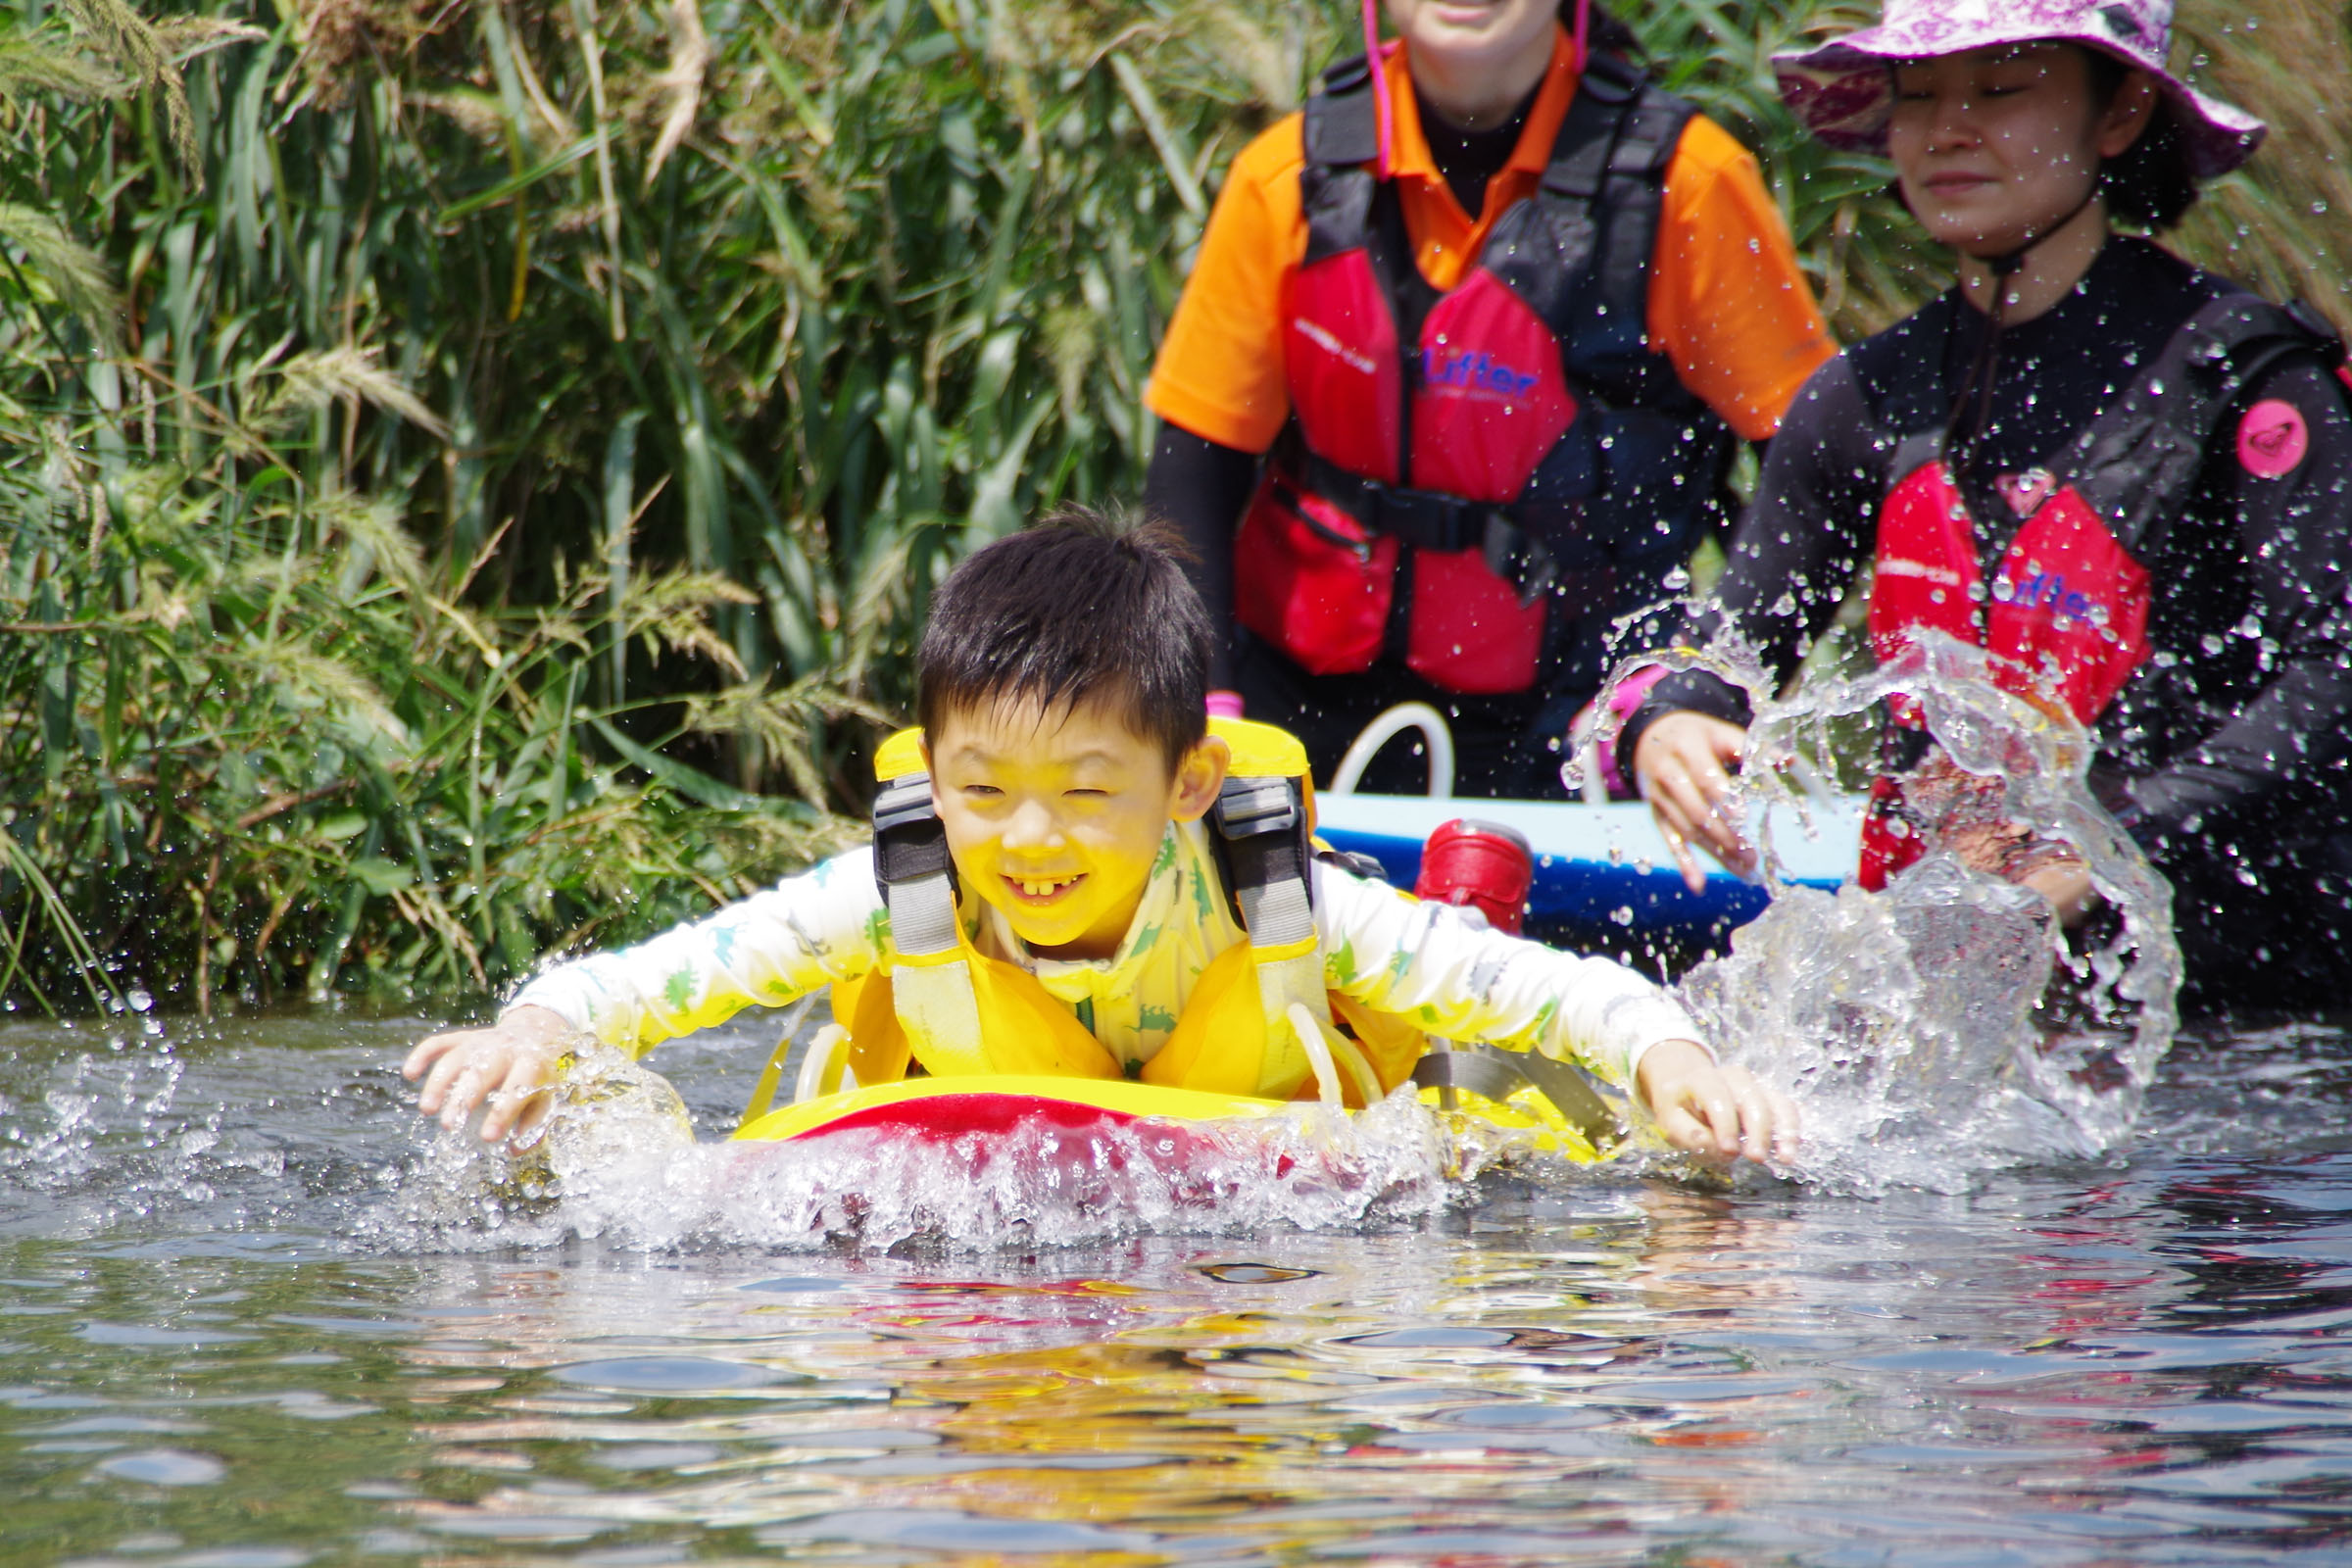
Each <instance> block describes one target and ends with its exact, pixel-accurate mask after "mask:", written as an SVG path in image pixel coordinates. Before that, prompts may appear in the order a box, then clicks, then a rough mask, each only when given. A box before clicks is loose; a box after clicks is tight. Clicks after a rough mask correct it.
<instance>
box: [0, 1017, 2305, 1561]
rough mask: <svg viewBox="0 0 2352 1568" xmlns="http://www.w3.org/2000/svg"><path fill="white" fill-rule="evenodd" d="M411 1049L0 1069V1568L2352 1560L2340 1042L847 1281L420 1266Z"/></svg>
mask: <svg viewBox="0 0 2352 1568" xmlns="http://www.w3.org/2000/svg"><path fill="white" fill-rule="evenodd" d="M420 1027H421V1026H420V1025H419V1024H418V1023H417V1022H416V1021H414V1020H388V1021H367V1020H354V1019H345V1018H336V1017H331V1016H330V1017H318V1018H309V1019H264V1020H252V1021H230V1022H226V1023H222V1024H220V1025H216V1026H214V1027H212V1028H210V1029H206V1030H202V1031H199V1030H197V1029H195V1028H194V1027H193V1026H191V1025H183V1024H171V1025H168V1026H165V1027H163V1028H162V1029H161V1030H160V1032H155V1033H150V1034H145V1035H142V1034H141V1033H140V1032H138V1031H137V1030H136V1029H132V1028H123V1027H118V1028H117V1029H115V1030H114V1031H113V1033H112V1037H111V1038H110V1034H109V1031H108V1030H107V1029H105V1028H100V1027H94V1026H87V1025H85V1026H81V1027H77V1028H72V1029H68V1028H65V1027H62V1026H59V1025H56V1024H49V1023H15V1024H12V1025H10V1026H8V1027H7V1028H6V1029H5V1030H0V1499H4V1501H0V1562H5V1563H7V1564H9V1565H10V1568H16V1565H19V1564H25V1565H48V1564H53V1563H68V1562H71V1563H80V1564H94V1563H100V1562H105V1563H129V1564H139V1565H142V1568H167V1565H169V1568H280V1565H284V1568H291V1565H295V1564H304V1563H322V1564H323V1563H388V1564H401V1563H416V1564H428V1563H429V1564H468V1565H470V1564H483V1565H487V1564H540V1563H579V1564H607V1565H624V1564H661V1563H672V1562H676V1563H714V1562H730V1561H732V1562H742V1561H764V1560H777V1559H782V1558H789V1559H790V1560H793V1561H806V1562H811V1563H844V1564H848V1563H858V1564H937V1563H1021V1564H1053V1563H1090V1564H1093V1563H1102V1564H1111V1563H1135V1564H1146V1563H1184V1564H1201V1565H1211V1564H1214V1565H1241V1564H1312V1563H1324V1562H1331V1563H1342V1564H1345V1563H1434V1562H1446V1563H1460V1564H1482V1565H1484V1564H1513V1563H1530V1564H1533V1563H1587V1562H1590V1563H1655V1564H1661V1565H1663V1564H1678V1565H1697V1564H1732V1563H1738V1564H1752V1563H1805V1564H1825V1565H1831V1564H1834V1565H1841V1568H1842V1565H1865V1564H1877V1563H1895V1562H1900V1563H1904V1564H1920V1563H1927V1564H1944V1563H1949V1564H2008V1563H2016V1564H2076V1563H2080V1564H2115V1563H2197V1564H2205V1563H2223V1562H2235V1561H2246V1562H2271V1561H2277V1560H2278V1559H2279V1558H2280V1557H2282V1556H2285V1555H2287V1554H2290V1553H2291V1554H2295V1555H2297V1557H2298V1559H2299V1560H2300V1559H2306V1558H2307V1559H2308V1560H2311V1561H2315V1562H2327V1561H2332V1560H2346V1561H2352V1214H2348V1211H2352V1123H2348V1120H2347V1117H2346V1114H2345V1110H2346V1103H2347V1099H2348V1098H2352V1036H2347V1034H2346V1032H2344V1031H2343V1030H2340V1029H2334V1028H2327V1027H2321V1026H2310V1025H2306V1026H2296V1027H2290V1028H2282V1029H2278V1030H2274V1031H2269V1032H2264V1033H2246V1034H2240V1035H2237V1036H2233V1037H2225V1038H2221V1039H2191V1040H2189V1041H2187V1042H2185V1043H2184V1044H2182V1045H2181V1046H2180V1047H2179V1048H2177V1049H2176V1050H2175V1052H2174V1053H2173V1054H2172V1055H2171V1056H2170V1057H2169V1058H2168V1059H2167V1061H2166V1063H2165V1065H2164V1068H2163V1075H2162V1077H2161V1079H2160V1081H2159V1083H2158V1085H2157V1088H2156V1090H2155V1092H2154V1094H2153V1095H2152V1096H2151V1098H2150V1101H2149V1108H2148V1111H2147V1114H2146V1116H2145V1118H2144V1121H2143V1127H2142V1132H2141V1135H2140V1137H2139V1138H2138V1139H2137V1140H2136V1141H2135V1142H2134V1143H2133V1144H2132V1145H2131V1147H2130V1148H2129V1149H2128V1150H2127V1151H2126V1152H2124V1153H2123V1154H2121V1155H2119V1156H2116V1157H2113V1158H2111V1159H2108V1160H2105V1161H2102V1162H2099V1163H2096V1164H2076V1165H2050V1164H2045V1165H2041V1166H2038V1167H2033V1166H2029V1167H2025V1168H2020V1169H2012V1170H2008V1171H2004V1172H2000V1173H1996V1174H1993V1175H1990V1176H1987V1177H1986V1178H1985V1179H1984V1180H1983V1181H1982V1182H1981V1183H1979V1184H1978V1186H1977V1187H1976V1188H1975V1190H1973V1191H1970V1192H1967V1193H1965V1194H1957V1195H1954V1194H1940V1195H1939V1194H1927V1193H1920V1192H1914V1191H1905V1190H1900V1189H1897V1190H1893V1191H1889V1192H1887V1193H1885V1194H1882V1195H1880V1196H1877V1197H1874V1198H1853V1197H1838V1196H1826V1195H1824V1194H1822V1193H1819V1192H1816V1191H1809V1190H1806V1189H1802V1188H1798V1187H1795V1186H1792V1185H1788V1184H1782V1183H1775V1182H1770V1181H1760V1182H1753V1183H1750V1184H1747V1185H1745V1186H1743V1187H1741V1188H1740V1189H1738V1190H1735V1191H1730V1192H1723V1191H1709V1190H1705V1189H1701V1188H1698V1187H1694V1186H1691V1185H1689V1184H1685V1183H1677V1182H1673V1181H1668V1180H1664V1179H1660V1178H1657V1177H1654V1176H1652V1177H1644V1176H1639V1175H1635V1174H1631V1173H1613V1172H1601V1173H1593V1174H1588V1175H1585V1176H1582V1177H1580V1178H1576V1179H1572V1180H1570V1179H1558V1178H1556V1177H1554V1176H1551V1175H1548V1174H1544V1175H1540V1176H1538V1177H1512V1176H1490V1177H1488V1178H1486V1179H1484V1180H1483V1181H1482V1182H1480V1183H1479V1184H1477V1185H1476V1186H1475V1187H1474V1188H1471V1189H1467V1190H1456V1191H1453V1192H1452V1193H1451V1194H1450V1195H1448V1194H1447V1193H1446V1191H1444V1190H1443V1189H1442V1188H1441V1190H1439V1191H1438V1192H1437V1193H1436V1195H1435V1198H1434V1199H1433V1200H1430V1201H1424V1199H1425V1198H1427V1196H1428V1195H1424V1194H1420V1193H1419V1192H1418V1190H1417V1189H1416V1190H1415V1192H1413V1193H1410V1194H1406V1195H1404V1199H1403V1200H1399V1201H1388V1202H1386V1203H1385V1204H1384V1203H1382V1202H1371V1203H1369V1204H1368V1205H1367V1206H1366V1207H1365V1209H1364V1212H1362V1213H1361V1214H1359V1215H1357V1216H1356V1217H1353V1218H1348V1217H1346V1216H1345V1215H1343V1214H1341V1213H1340V1211H1338V1210H1324V1211H1317V1212H1319V1213H1321V1214H1322V1217H1323V1220H1324V1221H1327V1223H1324V1224H1323V1228H1318V1229H1299V1228H1298V1227H1297V1226H1294V1225H1282V1224H1269V1223H1257V1224H1254V1225H1253V1227H1252V1228H1251V1229H1249V1230H1247V1231H1243V1232H1240V1233H1234V1232H1231V1231H1220V1230H1219V1229H1218V1228H1217V1225H1216V1222H1215V1220H1214V1218H1213V1216H1210V1217H1206V1218H1201V1217H1198V1216H1196V1218H1195V1219H1194V1220H1193V1221H1190V1223H1192V1224H1193V1226H1194V1228H1193V1229H1191V1230H1189V1231H1172V1230H1170V1229H1168V1228H1167V1227H1166V1226H1165V1225H1160V1226H1156V1227H1155V1228H1154V1229H1153V1230H1152V1231H1150V1232H1148V1233H1137V1232H1135V1231H1133V1230H1132V1229H1128V1230H1122V1229H1121V1228H1120V1227H1118V1226H1117V1225H1116V1224H1112V1223H1107V1222H1105V1223H1104V1224H1103V1225H1101V1226H1099V1227H1098V1228H1097V1234H1095V1235H1094V1236H1093V1239H1091V1240H1088V1241H1085V1242H1082V1243H1079V1244H1075V1245H1068V1246H1058V1247H1038V1246H1034V1245H1023V1244H1022V1243H1021V1242H1020V1240H1019V1238H1018V1236H1017V1234H1016V1235H1007V1236H1004V1237H1000V1238H998V1239H997V1240H995V1241H994V1242H993V1243H992V1244H991V1245H988V1246H984V1247H977V1248H972V1247H965V1248H957V1247H954V1246H949V1245H942V1244H939V1243H936V1242H926V1241H921V1240H917V1241H911V1242H906V1243H902V1244H900V1245H898V1246H896V1247H894V1248H891V1249H890V1250H876V1249H875V1248H873V1247H871V1246H864V1245H859V1244H857V1243H854V1242H850V1243H845V1242H823V1241H821V1240H815V1239H811V1240H809V1242H808V1243H807V1244H806V1245H794V1246H787V1245H780V1244H779V1243H777V1242H775V1241H773V1240H771V1241H769V1242H767V1243H764V1244H761V1245H748V1244H744V1243H741V1242H728V1241H726V1240H724V1239H713V1235H712V1233H711V1231H710V1230H709V1228H708V1227H706V1228H705V1229H704V1231H702V1232H700V1233H697V1232H696V1231H695V1230H694V1229H693V1228H692V1227H688V1228H687V1229H686V1230H685V1231H684V1232H681V1233H678V1234H672V1235H667V1236H665V1237H663V1238H662V1239H659V1240H655V1241H648V1240H646V1239H645V1233H643V1232H642V1231H640V1232H638V1233H635V1234H637V1236H638V1239H637V1240H635V1241H632V1240H631V1239H630V1236H631V1234H632V1233H631V1232H630V1228H629V1227H628V1226H626V1225H618V1224H616V1225H613V1226H611V1227H609V1228H608V1229H607V1231H606V1232H605V1233H603V1234H600V1235H599V1236H597V1237H595V1238H594V1239H583V1238H581V1237H580V1236H578V1235H577V1234H576V1233H566V1232H564V1230H563V1229H562V1227H556V1228H554V1229H553V1230H551V1229H550V1228H549V1227H547V1226H546V1225H544V1224H542V1223H540V1222H537V1221H534V1220H532V1219H530V1217H529V1216H528V1215H525V1214H516V1215H515V1216H514V1217H512V1218H509V1217H506V1216H504V1215H503V1214H502V1215H501V1216H500V1217H499V1221H498V1223H496V1224H495V1225H494V1224H493V1222H492V1217H491V1215H490V1213H489V1211H487V1210H486V1209H483V1208H480V1207H478V1206H477V1207H476V1209H475V1210H474V1211H473V1212H471V1213H470V1214H469V1215H465V1216H461V1222H460V1223H456V1224H453V1225H430V1224H420V1223H419V1222H418V1221H419V1216H420V1215H425V1216H428V1217H429V1215H430V1214H431V1212H432V1210H431V1208H430V1204H429V1203H427V1202H426V1201H425V1199H426V1197H427V1196H428V1195H429V1190H430V1189H431V1186H432V1181H431V1178H430V1171H429V1164H430V1162H429V1161H428V1160H427V1158H426V1154H425V1151H426V1140H425V1139H424V1138H423V1137H422V1136H421V1135H420V1133H419V1131H418V1129H417V1125H416V1123H415V1122H414V1121H413V1119H412V1118H410V1117H409V1116H408V1115H407V1114H406V1112H405V1111H404V1110H403V1109H402V1106H403V1104H404V1103H405V1098H406V1096H405V1091H404V1088H403V1086H401V1085H400V1084H399V1083H398V1081H397V1079H396V1078H394V1077H393V1076H392V1074H391V1071H390V1064H391V1063H392V1062H393V1061H395V1060H396V1059H397V1056H398V1054H399V1053H400V1052H401V1050H403V1049H405V1047H406V1045H407V1044H408V1043H409V1042H410V1041H411V1040H413V1039H414V1038H415V1037H416V1036H417V1033H418V1032H419V1029H420ZM757 1045H758V1042H757V1041H756V1040H754V1039H753V1038H752V1037H751V1036H750V1035H740V1036H719V1037H716V1038H713V1039H710V1040H698V1041H689V1042H681V1043H678V1044H677V1045H674V1046H671V1047H665V1048H664V1049H663V1052H662V1054H661V1058H660V1060H661V1064H662V1066H663V1067H664V1068H665V1069H666V1070H668V1071H669V1072H670V1073H671V1075H672V1076H673V1077H674V1079H675V1080H676V1081H677V1082H678V1083H679V1085H680V1087H681V1089H683V1090H684V1091H685V1092H686V1096H687V1099H688V1101H689V1103H690V1104H691V1105H692V1107H693V1109H694V1110H695V1112H696V1114H697V1117H698V1118H699V1119H700V1120H701V1122H702V1123H703V1125H704V1128H705V1136H706V1137H711V1136H714V1134H715V1130H716V1129H717V1128H719V1127H721V1126H723V1125H725V1124H726V1123H727V1121H728V1120H729V1119H730V1118H731V1114H732V1111H733V1109H734V1107H735V1105H736V1104H737V1103H739V1101H740V1097H741V1095H742V1093H743V1091H744V1089H745V1087H746V1086H747V1085H748V1082H749V1079H750V1076H751V1074H752V1072H753V1071H754V1070H755V1069H756V1067H757V1065H758V1058H759V1053H758V1050H757ZM1407 1185H1408V1186H1409V1185H1410V1184H1409V1183H1408V1184H1407ZM1407 1200H1409V1201H1407ZM646 1201H647V1203H648V1205H654V1204H656V1203H657V1202H658V1195H656V1194H654V1193H653V1192H651V1191H650V1190H649V1192H648V1195H647V1200H646ZM738 1217H739V1218H741V1217H742V1216H738ZM1307 1217H1309V1218H1310V1219H1311V1218H1314V1217H1315V1216H1314V1215H1312V1214H1310V1215H1308V1216H1307Z"/></svg>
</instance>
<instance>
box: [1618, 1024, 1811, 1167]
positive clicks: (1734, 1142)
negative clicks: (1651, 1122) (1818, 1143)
mask: <svg viewBox="0 0 2352 1568" xmlns="http://www.w3.org/2000/svg"><path fill="white" fill-rule="evenodd" d="M1635 1087H1636V1088H1638V1089H1640V1090H1641V1092H1642V1102H1643V1103H1645V1104H1647V1105H1648V1106H1649V1110H1650V1114H1651V1115H1653V1116H1655V1117H1657V1119H1658V1130H1659V1131H1660V1132H1662V1133H1664V1134H1665V1135H1666V1141H1667V1142H1668V1143H1670V1144H1672V1145H1674V1147H1675V1148H1677V1149H1680V1150H1683V1151H1685V1152H1688V1153H1692V1154H1696V1155H1698V1156H1699V1157H1700V1158H1702V1159H1716V1160H1724V1161H1729V1160H1732V1159H1736V1158H1738V1157H1739V1156H1740V1155H1741V1154H1745V1155H1746V1156H1747V1157H1748V1158H1750V1159H1752V1160H1754V1161H1756V1162H1757V1163H1758V1164H1763V1163H1766V1162H1768V1161H1769V1162H1772V1163H1780V1162H1783V1161H1786V1160H1789V1159H1791V1158H1793V1157H1795V1154H1796V1105H1795V1104H1794V1103H1792V1102H1791V1101H1790V1100H1789V1097H1788V1096H1787V1095H1784V1094H1782V1093H1781V1092H1780V1091H1779V1090H1777V1089H1771V1088H1768V1087H1766V1086H1765V1085H1763V1084H1760V1083H1758V1082H1756V1080H1755V1077H1754V1075H1753V1074H1751V1073H1749V1072H1748V1070H1747V1069H1746V1068H1744V1067H1719V1066H1717V1065H1716V1064H1715V1059H1714V1058H1713V1057H1712V1056H1710V1055H1708V1054H1707V1053H1706V1051H1705V1049H1704V1048H1703V1047H1700V1046H1698V1045H1695V1044H1693V1043H1692V1042H1691V1041H1688V1040H1661V1041H1660V1042H1658V1043H1657V1044H1656V1045H1654V1046H1652V1047H1650V1048H1649V1049H1648V1050H1647V1051H1645V1052H1643V1053H1642V1068H1641V1071H1640V1072H1639V1073H1637V1074H1636V1084H1635Z"/></svg>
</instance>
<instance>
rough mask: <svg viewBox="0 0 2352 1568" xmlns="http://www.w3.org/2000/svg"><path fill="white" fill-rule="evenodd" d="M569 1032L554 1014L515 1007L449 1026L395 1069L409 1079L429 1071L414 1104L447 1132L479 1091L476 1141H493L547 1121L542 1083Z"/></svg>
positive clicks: (466, 1113)
mask: <svg viewBox="0 0 2352 1568" xmlns="http://www.w3.org/2000/svg"><path fill="white" fill-rule="evenodd" d="M576 1032H577V1031H575V1030H574V1029H573V1028H572V1026H571V1025H570V1023H569V1022H567V1021H566V1020H565V1019H564V1015H563V1014H561V1013H559V1012H555V1011H552V1010H550V1009H549V1008H546V1007H516V1008H515V1009H514V1010H513V1011H511V1012H509V1013H507V1014H506V1015H505V1016H504V1017H502V1018H500V1019H499V1020H498V1022H496V1023H494V1024H492V1025H491V1026H490V1027H489V1028H487V1029H452V1030H450V1031H448V1032H447V1033H446V1034H438V1035H434V1036H432V1037H430V1038H429V1039H427V1040H425V1041H423V1042H422V1043H420V1044H419V1045H418V1046H417V1049H416V1050H415V1051H412V1052H410V1053H409V1059H408V1060H406V1061H404V1062H402V1063H401V1064H400V1075H401V1076H402V1077H403V1078H407V1079H410V1080H412V1081H413V1080H415V1079H416V1078H417V1075H418V1074H420V1073H423V1072H424V1071H425V1069H426V1068H428V1067H429V1068H431V1069H432V1071H431V1074H430V1075H429V1076H427V1077H426V1078H425V1080H424V1087H423V1088H421V1089H419V1090H417V1109H418V1110H419V1111H421V1112H423V1113H424V1114H425V1115H427V1116H431V1115H436V1114H437V1115H439V1116H440V1118H441V1125H442V1126H443V1127H445V1128H448V1129H450V1130H452V1131H455V1130H456V1129H457V1128H460V1127H463V1126H465V1125H466V1118H467V1117H469V1116H471V1115H472V1114H473V1107H474V1106H476V1105H478V1104H480V1103H482V1101H483V1099H484V1098H485V1097H486V1098H487V1099H488V1100H489V1102H490V1109H489V1111H488V1112H487V1113H486V1114H485V1115H484V1116H483V1117H482V1142H483V1143H485V1144H494V1143H497V1142H498V1141H499V1140H500V1139H501V1138H504V1137H505V1136H506V1135H507V1134H508V1133H509V1132H510V1131H512V1132H515V1133H517V1134H520V1133H525V1132H528V1131H530V1130H531V1129H532V1128H534V1127H536V1126H538V1125H539V1123H540V1122H541V1121H543V1120H544V1119H546V1116H547V1086H548V1083H549V1082H550V1080H552V1079H553V1078H554V1077H555V1075H556V1061H557V1059H558V1058H559V1057H560V1056H562V1055H563V1054H564V1049H563V1045H564V1041H565V1040H566V1039H568V1038H569V1037H570V1036H571V1035H573V1034H574V1033H576Z"/></svg>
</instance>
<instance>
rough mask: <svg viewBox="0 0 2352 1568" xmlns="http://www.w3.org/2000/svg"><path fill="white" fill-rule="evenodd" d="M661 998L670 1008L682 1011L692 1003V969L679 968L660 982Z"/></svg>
mask: <svg viewBox="0 0 2352 1568" xmlns="http://www.w3.org/2000/svg"><path fill="white" fill-rule="evenodd" d="M662 1001H663V1002H666V1003H668V1004H669V1005H670V1008H671V1010H673V1011H676V1012H684V1011H685V1010H686V1009H687V1008H688V1007H690V1006H692V1005H694V971H693V970H692V969H679V970H677V971H676V972H674V973H672V974H671V975H670V977H669V978H668V979H666V980H664V981H662Z"/></svg>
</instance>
